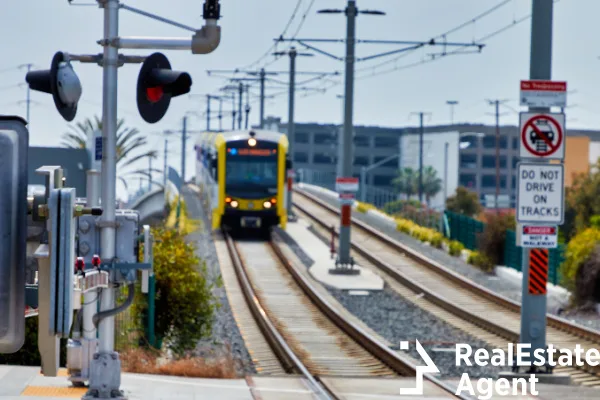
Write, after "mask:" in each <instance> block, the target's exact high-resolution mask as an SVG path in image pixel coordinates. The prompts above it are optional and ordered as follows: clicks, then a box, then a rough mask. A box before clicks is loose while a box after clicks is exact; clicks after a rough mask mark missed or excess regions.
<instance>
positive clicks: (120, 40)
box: [97, 0, 221, 54]
mask: <svg viewBox="0 0 600 400" xmlns="http://www.w3.org/2000/svg"><path fill="white" fill-rule="evenodd" d="M119 8H121V9H124V10H127V11H131V12H133V13H136V14H140V15H143V16H145V17H148V18H152V19H154V20H157V21H160V22H164V23H166V24H169V25H173V26H176V27H178V28H181V29H185V30H187V31H191V32H193V33H194V34H193V35H192V37H191V38H164V37H160V38H157V37H136V36H133V37H113V38H110V39H102V40H99V41H98V42H97V43H98V44H100V45H101V46H107V45H109V46H113V47H117V48H121V49H152V50H160V49H163V50H191V51H192V54H208V53H211V52H213V51H214V50H215V49H216V48H217V47H218V46H219V43H220V42H221V27H220V26H219V25H218V24H217V21H218V20H219V19H220V5H219V0H206V1H205V2H204V14H203V17H204V20H205V24H204V26H203V27H202V28H200V29H196V28H193V27H191V26H187V25H184V24H181V23H179V22H175V21H172V20H170V19H167V18H164V17H161V16H158V15H155V14H152V13H149V12H146V11H143V10H140V9H138V8H135V7H131V6H128V5H125V4H122V3H119Z"/></svg>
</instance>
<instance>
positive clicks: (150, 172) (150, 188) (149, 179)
mask: <svg viewBox="0 0 600 400" xmlns="http://www.w3.org/2000/svg"><path fill="white" fill-rule="evenodd" d="M148 190H152V156H151V155H150V156H148Z"/></svg>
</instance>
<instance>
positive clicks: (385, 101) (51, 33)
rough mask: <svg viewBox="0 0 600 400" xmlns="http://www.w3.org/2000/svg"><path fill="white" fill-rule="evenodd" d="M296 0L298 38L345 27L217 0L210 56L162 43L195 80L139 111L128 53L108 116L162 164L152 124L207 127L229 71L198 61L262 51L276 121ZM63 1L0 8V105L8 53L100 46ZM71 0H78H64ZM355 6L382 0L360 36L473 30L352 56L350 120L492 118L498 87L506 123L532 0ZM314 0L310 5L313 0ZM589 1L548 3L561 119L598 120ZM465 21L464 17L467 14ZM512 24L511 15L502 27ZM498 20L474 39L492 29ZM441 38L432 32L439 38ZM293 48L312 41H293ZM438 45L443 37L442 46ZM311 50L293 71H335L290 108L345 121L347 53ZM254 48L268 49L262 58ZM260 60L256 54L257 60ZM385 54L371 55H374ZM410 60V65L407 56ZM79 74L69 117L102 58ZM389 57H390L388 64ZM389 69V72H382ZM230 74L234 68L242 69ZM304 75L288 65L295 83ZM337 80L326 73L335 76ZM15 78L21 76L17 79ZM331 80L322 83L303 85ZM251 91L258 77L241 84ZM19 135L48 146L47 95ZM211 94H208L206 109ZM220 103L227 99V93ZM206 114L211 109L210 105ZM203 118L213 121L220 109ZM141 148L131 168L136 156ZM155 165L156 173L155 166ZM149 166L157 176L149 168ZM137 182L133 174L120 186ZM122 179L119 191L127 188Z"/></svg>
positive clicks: (140, 21)
mask: <svg viewBox="0 0 600 400" xmlns="http://www.w3.org/2000/svg"><path fill="white" fill-rule="evenodd" d="M8 1H9V0H4V2H8ZM298 1H300V3H299V4H300V5H299V7H298V9H297V11H296V13H295V18H293V19H292V20H291V23H289V27H288V29H287V31H285V36H284V37H287V38H290V37H293V35H294V33H295V32H296V31H297V30H298V27H300V28H301V29H300V31H299V33H298V35H297V36H296V37H297V38H327V39H343V38H344V37H345V29H346V28H345V27H346V21H345V17H344V16H343V14H317V11H318V10H320V9H324V8H338V9H339V8H344V7H345V4H346V2H345V1H344V0H222V1H221V3H222V4H221V14H222V19H221V20H220V21H219V24H220V25H221V27H222V39H221V44H220V45H219V47H218V48H217V49H216V50H215V51H214V52H213V53H211V54H208V55H193V54H191V52H190V51H182V50H166V51H163V50H160V51H161V52H163V53H164V54H165V55H167V57H168V58H169V60H170V62H171V65H172V67H173V69H175V70H180V71H187V72H188V73H190V75H191V77H192V80H193V85H192V89H191V92H190V95H183V96H179V97H176V98H174V99H172V101H171V106H170V108H169V110H168V112H167V114H166V116H165V117H164V118H163V119H162V120H161V121H160V122H158V123H156V124H148V123H146V122H144V121H143V120H142V118H141V117H140V116H139V114H138V112H137V106H136V99H135V95H136V82H137V76H138V73H139V69H140V65H139V64H126V65H125V66H123V67H121V68H120V69H119V83H118V93H119V100H118V101H119V103H118V110H119V117H120V118H124V119H125V121H126V125H127V126H129V127H135V128H137V129H139V130H140V131H141V132H143V133H144V134H145V135H147V138H148V142H149V148H152V149H155V150H158V151H160V152H161V154H160V157H159V159H158V160H155V161H153V166H154V167H157V165H158V166H162V162H163V157H162V151H163V147H164V145H163V142H164V136H163V135H162V132H163V131H164V130H169V129H171V130H172V129H181V125H182V118H183V116H184V115H185V114H186V113H187V112H188V111H189V112H196V113H197V115H196V114H190V116H189V118H188V129H189V130H192V131H199V130H204V129H206V117H205V110H206V100H205V99H206V97H205V96H206V95H207V94H213V95H215V94H220V93H222V92H221V91H220V90H219V89H220V88H222V87H223V86H225V85H226V84H228V81H227V78H231V77H234V74H217V73H214V72H213V73H211V74H210V76H209V74H208V73H207V72H208V71H215V70H235V69H236V68H237V69H243V68H246V67H249V69H248V70H251V71H256V70H258V69H259V68H260V67H262V66H264V65H265V64H268V65H267V67H266V70H267V71H273V72H281V74H279V75H278V76H271V78H272V79H273V81H272V82H269V83H268V84H267V95H273V94H280V95H278V96H277V97H275V98H272V99H267V101H266V105H265V115H266V116H276V117H280V118H282V120H283V121H284V122H285V121H287V108H288V101H287V96H286V95H285V92H286V88H287V86H286V84H285V83H286V81H287V79H288V75H287V71H288V68H289V59H288V58H287V57H282V58H280V59H275V58H274V57H273V56H271V53H272V52H273V51H276V50H280V51H281V50H286V49H287V48H288V47H289V43H279V44H278V45H277V47H276V49H275V48H272V45H273V44H274V40H273V39H275V38H277V37H280V36H281V35H282V34H283V33H284V29H285V28H286V26H287V25H288V22H289V21H290V17H291V16H292V15H293V12H294V10H295V8H296V6H297V4H298ZM123 3H124V4H127V5H129V6H132V7H136V8H141V9H143V10H144V11H148V12H151V13H154V14H158V15H160V16H162V17H165V18H169V19H172V20H175V21H177V22H180V23H182V24H185V25H189V26H194V27H198V28H199V27H201V25H202V24H203V19H202V4H203V1H200V0H169V1H148V0H146V1H143V0H125V1H123ZM72 4H73V5H69V3H68V1H64V0H61V1H59V0H18V1H10V6H7V7H4V8H3V11H2V17H1V20H2V23H1V24H0V47H1V48H2V49H3V50H4V54H5V56H4V57H3V58H2V59H1V60H0V107H1V111H0V112H1V113H3V114H16V115H21V116H23V117H25V115H26V108H25V103H24V100H25V98H26V87H25V86H24V85H23V83H24V81H25V70H24V69H19V66H20V65H22V64H26V63H32V64H33V65H34V69H48V68H49V67H50V61H51V59H52V56H53V55H54V53H55V52H56V51H66V52H69V53H73V54H98V53H101V52H102V47H101V46H100V45H98V44H96V41H97V40H99V39H101V38H102V35H103V12H102V10H101V9H99V8H98V7H97V5H96V2H95V1H93V0H73V3H72ZM75 4H77V5H75ZM357 4H358V7H359V9H370V10H380V11H384V12H385V13H386V15H385V16H375V15H366V14H362V15H360V16H359V17H358V20H357V38H358V39H361V40H373V39H374V40H398V41H428V40H429V39H430V38H432V37H437V36H439V35H441V34H443V33H445V32H448V31H450V30H452V29H453V28H455V27H458V26H461V25H464V27H463V28H461V29H459V30H456V31H454V32H451V33H450V34H448V35H447V36H446V39H447V41H449V42H465V43H473V42H475V43H482V44H485V47H484V48H483V50H482V51H481V52H480V53H477V52H475V53H469V54H460V55H449V56H445V57H437V59H436V60H434V61H429V62H422V61H427V60H430V59H431V56H430V55H431V54H433V53H438V54H439V53H441V52H442V51H443V50H444V48H443V47H441V46H438V47H431V46H427V47H425V48H423V49H421V50H417V51H414V52H405V53H400V54H401V55H402V57H401V58H398V56H399V55H392V56H388V57H382V58H377V59H373V60H370V61H361V62H357V64H356V70H357V72H356V76H357V80H356V85H355V93H354V95H355V103H354V123H355V124H356V125H377V126H388V127H396V126H407V125H416V124H417V123H418V116H416V115H414V114H412V113H413V112H420V111H423V112H428V113H431V114H429V117H428V118H426V120H425V123H426V124H446V123H449V122H450V107H449V106H448V105H447V104H446V101H448V100H456V101H458V102H459V104H458V105H457V106H456V107H455V109H454V121H455V122H470V123H488V124H491V123H493V122H494V115H493V111H494V108H493V107H492V106H491V105H489V104H488V102H487V101H486V100H487V99H491V100H495V99H500V100H507V101H506V102H505V106H503V107H502V109H501V112H502V114H501V116H500V122H501V123H502V124H510V125H516V124H517V123H518V111H520V110H524V109H522V108H521V107H520V106H519V103H518V96H519V81H520V80H521V79H527V78H528V75H529V63H530V60H529V50H530V32H531V20H530V19H525V20H524V21H523V22H521V23H517V24H515V23H514V21H518V20H520V19H522V18H523V17H527V15H529V14H530V12H531V0H509V1H501V0H452V1H449V0H420V1H414V0H369V1H367V0H358V1H357ZM496 5H501V6H499V7H498V8H497V9H496V10H494V11H493V12H491V13H489V14H488V15H487V16H485V17H483V18H481V19H478V20H476V21H475V22H471V23H469V21H472V20H473V18H474V17H476V16H478V15H480V14H481V13H483V12H485V11H487V10H489V9H491V8H493V7H494V6H496ZM311 6H312V7H311ZM599 14H600V2H599V1H597V0H562V1H558V2H557V3H556V4H555V6H554V33H553V65H552V78H553V79H554V80H565V81H567V82H568V91H569V95H568V104H569V107H568V108H567V109H566V114H567V126H568V127H570V128H580V129H581V128H582V129H597V128H598V126H599V125H600V115H597V114H596V113H595V110H596V108H597V107H598V105H600V91H596V90H595V88H599V87H600V78H599V77H598V76H597V71H598V66H600V60H599V58H598V56H599V55H600V50H598V52H597V51H596V45H597V35H596V32H595V30H596V29H600V28H594V27H597V26H598V25H597V17H596V16H597V15H599ZM119 18H120V23H119V34H120V35H122V36H156V37H159V36H166V37H189V33H188V31H186V30H182V29H180V28H178V27H174V26H171V25H167V24H165V23H163V22H159V21H155V20H152V19H149V18H147V17H144V16H140V15H137V14H133V13H131V12H130V11H126V10H121V11H120V17H119ZM465 23H466V24H465ZM509 26H510V27H509ZM505 27H509V28H508V29H506V30H504V31H503V32H501V33H499V34H497V35H495V36H493V37H491V38H489V39H486V40H480V39H481V38H485V37H486V36H488V35H489V34H491V33H494V32H496V31H498V30H500V29H502V28H505ZM440 40H442V39H440ZM296 46H297V47H298V48H299V49H302V51H303V52H310V51H309V50H306V49H304V48H303V47H302V46H300V45H298V44H296ZM317 46H318V47H319V48H320V49H322V50H325V51H327V52H330V53H334V54H335V55H337V56H339V57H342V56H343V55H344V51H345V46H344V44H343V43H342V42H338V43H325V44H323V43H318V44H317ZM399 48H402V46H398V45H387V44H364V43H360V44H358V45H357V57H359V58H360V57H366V56H370V55H373V54H377V53H381V52H387V51H393V50H396V49H399ZM447 50H448V51H452V50H453V48H450V47H448V48H447ZM152 52H154V50H127V49H125V50H121V53H124V54H130V55H149V54H151V53H152ZM312 53H313V54H315V56H313V57H299V58H298V60H297V69H298V71H311V72H315V71H316V72H335V71H340V75H339V76H337V77H328V78H327V79H328V80H323V79H321V80H317V81H314V82H312V83H308V84H305V85H304V86H303V87H310V88H311V89H308V90H300V91H299V93H298V97H297V99H296V113H295V119H296V121H297V122H319V123H340V122H341V121H342V100H341V99H340V98H338V96H339V95H342V94H343V88H344V86H343V76H344V75H343V70H344V63H343V62H342V61H337V60H334V59H331V58H328V57H326V56H323V55H321V54H319V53H315V52H312ZM263 54H268V56H267V57H265V58H261V56H263ZM256 61H258V63H256ZM382 62H388V63H387V64H385V65H383V66H381V67H378V68H374V66H376V65H377V64H381V63H382ZM411 64H417V65H414V66H412V67H410V68H404V66H406V65H411ZM73 67H74V69H75V71H76V72H77V74H78V76H79V78H80V80H81V83H82V87H83V94H82V98H81V100H80V102H79V107H78V111H77V116H76V118H75V120H74V121H73V123H75V122H79V121H83V120H84V119H85V118H88V117H93V116H94V115H98V116H100V115H101V112H102V109H101V104H102V70H101V68H100V67H98V66H97V65H94V64H81V63H78V62H74V63H73ZM395 67H398V68H396V69H395V70H394V68H395ZM382 72H387V73H382ZM248 76H249V75H246V74H243V73H238V74H235V77H238V78H240V77H248ZM307 78H308V77H306V76H304V77H301V76H299V77H298V78H297V80H298V81H299V82H301V81H304V80H306V79H307ZM336 83H337V85H336ZM19 84H21V85H19ZM315 88H316V89H320V90H322V89H325V88H328V90H327V91H325V92H324V93H323V92H321V91H316V90H314V89H315ZM251 91H252V93H253V94H258V88H257V87H256V86H255V87H254V88H252V89H251ZM31 99H32V104H31V109H30V127H29V129H30V145H32V146H59V145H60V142H61V135H62V134H63V133H64V132H65V131H66V130H67V129H68V125H69V123H68V122H66V121H64V120H63V119H62V118H61V117H60V115H59V114H58V112H57V111H56V109H55V108H54V104H53V102H52V98H51V96H50V95H47V94H45V93H40V92H31ZM217 106H218V104H217V102H215V101H213V102H212V108H213V111H214V110H216V108H217ZM223 107H224V110H225V111H227V112H229V111H230V110H231V106H230V104H229V102H227V103H226V104H224V106H223ZM213 117H216V113H214V114H213ZM258 118H259V106H258V102H257V101H256V99H254V98H253V104H252V110H251V113H250V123H251V124H257V123H258ZM223 121H224V124H223V125H224V128H226V129H227V128H230V127H231V117H230V114H229V115H226V116H225V117H224V119H223ZM211 124H212V126H211V127H212V128H213V129H215V128H217V127H218V125H217V120H216V119H214V120H213V121H212V122H211ZM193 141H194V139H193V134H192V139H191V140H189V141H188V143H189V146H188V149H187V152H186V154H187V158H188V159H187V162H186V170H187V171H186V177H187V178H188V179H189V178H190V177H191V176H192V174H193V171H194V157H193V151H192V148H193ZM168 163H169V165H171V166H173V167H175V168H176V169H178V170H179V168H180V165H181V141H180V140H179V139H175V138H174V137H173V138H171V139H170V150H169V153H168ZM147 165H148V163H147V161H143V162H140V163H138V164H137V165H134V166H132V167H131V168H130V169H136V168H144V167H147ZM157 178H158V177H157ZM158 179H160V178H158ZM131 187H133V188H137V187H138V183H137V182H135V183H134V182H132V183H131V186H130V188H131ZM125 193H126V191H125V189H124V187H118V194H119V195H120V196H124V195H125Z"/></svg>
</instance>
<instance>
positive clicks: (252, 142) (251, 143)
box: [248, 138, 256, 147]
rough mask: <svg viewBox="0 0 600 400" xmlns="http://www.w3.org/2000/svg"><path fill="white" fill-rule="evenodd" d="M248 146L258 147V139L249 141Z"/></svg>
mask: <svg viewBox="0 0 600 400" xmlns="http://www.w3.org/2000/svg"><path fill="white" fill-rule="evenodd" d="M248 146H250V147H254V146H256V139H254V138H250V139H248Z"/></svg>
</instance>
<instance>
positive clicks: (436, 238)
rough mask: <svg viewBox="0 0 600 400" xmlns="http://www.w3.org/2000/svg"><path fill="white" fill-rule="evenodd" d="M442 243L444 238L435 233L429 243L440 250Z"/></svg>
mask: <svg viewBox="0 0 600 400" xmlns="http://www.w3.org/2000/svg"><path fill="white" fill-rule="evenodd" d="M443 242H444V236H443V235H442V234H441V233H439V232H436V233H434V234H433V235H432V236H431V239H430V243H431V245H432V246H433V247H435V248H436V249H441V248H442V243H443Z"/></svg>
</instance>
